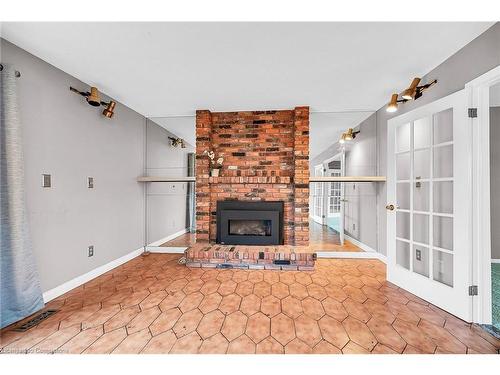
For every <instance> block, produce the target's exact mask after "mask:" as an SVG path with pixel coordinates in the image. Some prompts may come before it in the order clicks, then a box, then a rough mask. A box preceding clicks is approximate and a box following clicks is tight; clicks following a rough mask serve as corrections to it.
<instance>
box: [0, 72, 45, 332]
mask: <svg viewBox="0 0 500 375" xmlns="http://www.w3.org/2000/svg"><path fill="white" fill-rule="evenodd" d="M0 69H1V70H0V168H1V170H0V218H1V221H0V224H1V229H0V234H1V248H0V264H1V266H0V272H1V274H0V328H3V327H5V326H7V325H9V324H11V323H14V322H17V321H18V320H21V319H23V318H25V317H27V316H29V315H31V314H33V313H34V312H36V311H38V310H40V309H41V308H43V307H44V303H43V297H42V290H41V287H40V281H39V279H38V274H37V271H36V266H35V258H34V255H33V251H32V247H31V242H30V237H29V231H28V221H27V215H26V205H25V192H24V165H23V139H22V128H21V121H20V118H19V111H18V103H17V82H18V80H19V79H20V78H17V77H16V74H15V70H14V68H13V67H12V66H9V65H6V64H2V65H0Z"/></svg>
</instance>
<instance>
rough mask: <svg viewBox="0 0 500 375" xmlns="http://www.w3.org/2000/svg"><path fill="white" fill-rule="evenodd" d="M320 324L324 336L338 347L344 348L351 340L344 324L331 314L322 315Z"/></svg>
mask: <svg viewBox="0 0 500 375" xmlns="http://www.w3.org/2000/svg"><path fill="white" fill-rule="evenodd" d="M318 325H319V328H320V330H321V334H322V336H323V338H324V339H325V340H326V341H328V342H329V343H330V344H332V345H334V346H336V347H337V348H339V349H340V348H343V347H344V346H345V345H346V344H347V343H348V342H349V336H348V335H347V332H346V331H345V329H344V326H343V325H342V324H341V323H340V322H338V321H336V320H335V319H333V318H331V317H330V316H328V315H325V316H324V317H322V318H321V319H320V320H319V321H318Z"/></svg>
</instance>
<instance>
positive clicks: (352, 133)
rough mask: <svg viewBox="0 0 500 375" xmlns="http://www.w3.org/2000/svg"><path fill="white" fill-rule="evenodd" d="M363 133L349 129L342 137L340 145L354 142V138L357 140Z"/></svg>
mask: <svg viewBox="0 0 500 375" xmlns="http://www.w3.org/2000/svg"><path fill="white" fill-rule="evenodd" d="M359 133H361V131H360V130H356V131H354V130H353V128H349V129H347V131H346V132H344V133H342V136H341V137H340V139H339V143H340V144H343V143H345V142H346V141H352V140H353V139H354V138H356V135H357V134H359Z"/></svg>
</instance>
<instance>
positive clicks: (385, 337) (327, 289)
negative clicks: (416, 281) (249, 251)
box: [0, 254, 500, 354]
mask: <svg viewBox="0 0 500 375" xmlns="http://www.w3.org/2000/svg"><path fill="white" fill-rule="evenodd" d="M180 257H181V255H180V254H149V255H146V256H139V257H137V258H135V259H133V260H131V261H129V262H127V263H126V264H124V265H122V266H120V267H117V268H115V269H113V270H112V271H110V272H107V273H106V274H104V275H102V276H100V277H98V278H96V279H94V280H91V281H89V282H88V283H86V284H84V285H82V286H80V287H78V288H76V289H74V290H72V291H70V292H68V293H66V294H65V295H63V296H61V297H59V298H57V299H55V300H53V301H51V302H50V303H49V304H47V307H46V308H48V309H49V308H51V309H59V312H57V313H56V314H54V315H52V316H51V317H49V318H48V319H47V320H45V321H43V322H42V323H40V324H39V325H38V326H36V327H34V328H32V329H30V330H28V331H26V332H16V331H14V330H13V328H15V326H11V327H7V328H6V329H4V330H2V331H1V332H0V348H1V352H2V353H172V354H173V353H193V354H194V353H220V354H222V353H227V354H230V353H245V354H251V353H258V354H265V353H278V354H295V353H324V354H341V353H349V354H351V353H364V354H368V353H372V354H375V353H376V354H381V353H391V354H394V353H404V354H410V353H436V354H438V353H439V354H442V353H461V354H465V353H497V351H498V349H499V348H500V341H498V340H496V339H494V338H493V337H492V336H489V335H488V334H486V333H485V332H484V331H482V330H480V329H479V328H477V327H476V326H472V325H471V324H468V323H465V322H463V321H462V320H460V319H458V318H456V317H454V316H452V315H450V314H448V313H446V312H444V311H442V310H440V309H439V308H437V307H435V306H433V305H431V304H429V303H428V302H426V301H424V300H422V299H420V298H418V297H416V296H414V295H412V294H410V293H408V292H406V291H404V290H403V289H400V288H398V287H396V286H395V285H393V284H391V283H389V282H387V281H386V275H385V265H384V263H382V262H380V261H378V260H373V259H320V260H318V262H317V264H316V270H315V271H311V272H293V271H252V270H245V271H243V270H236V271H234V270H217V269H202V268H196V269H190V268H187V267H185V266H184V265H181V264H179V263H178V261H179V258H180ZM21 323H22V322H21Z"/></svg>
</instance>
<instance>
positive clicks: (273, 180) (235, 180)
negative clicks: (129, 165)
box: [137, 176, 386, 184]
mask: <svg viewBox="0 0 500 375" xmlns="http://www.w3.org/2000/svg"><path fill="white" fill-rule="evenodd" d="M137 181H138V182H196V177H161V176H141V177H138V178H137ZM385 181H386V177H385V176H336V177H315V176H311V177H310V178H309V182H385ZM208 182H209V183H210V184H289V183H290V178H289V177H281V178H278V177H224V176H220V177H209V181H208Z"/></svg>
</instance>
